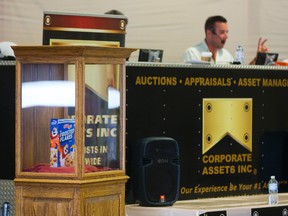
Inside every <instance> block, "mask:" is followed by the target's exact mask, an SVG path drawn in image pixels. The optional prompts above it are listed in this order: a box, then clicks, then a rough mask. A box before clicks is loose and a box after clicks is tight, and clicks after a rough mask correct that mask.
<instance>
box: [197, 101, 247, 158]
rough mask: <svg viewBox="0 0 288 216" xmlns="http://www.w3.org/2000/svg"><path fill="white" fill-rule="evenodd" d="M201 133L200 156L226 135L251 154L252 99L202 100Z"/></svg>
mask: <svg viewBox="0 0 288 216" xmlns="http://www.w3.org/2000/svg"><path fill="white" fill-rule="evenodd" d="M202 131H203V137H202V154H204V153H206V152H207V151H208V150H209V149H211V148H212V147H213V146H214V145H216V144H217V143H218V142H219V141H220V140H221V139H223V138H224V137H225V136H227V135H229V136H231V137H232V138H233V139H234V140H236V141H237V142H238V143H239V144H241V145H242V146H243V147H245V148H246V149H248V150H249V151H250V152H252V98H204V99H203V130H202Z"/></svg>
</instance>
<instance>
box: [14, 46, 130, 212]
mask: <svg viewBox="0 0 288 216" xmlns="http://www.w3.org/2000/svg"><path fill="white" fill-rule="evenodd" d="M13 49H14V52H15V55H16V168H15V169H16V178H15V190H16V211H15V212H16V215H29V216H30V215H41V216H42V215H51V216H52V215H53V216H58V215H59V216H60V215H61V216H64V215H73V216H74V215H75V216H76V215H89V216H90V215H97V216H117V215H119V216H124V215H125V183H126V181H127V179H128V177H127V176H126V172H125V81H124V79H125V61H126V59H127V58H128V57H129V56H130V54H131V52H133V51H135V49H128V48H110V47H93V46H15V47H13ZM54 118H55V119H68V120H71V119H72V120H73V122H75V123H74V130H73V124H68V123H67V124H64V127H63V128H65V129H66V128H67V130H68V131H69V132H67V131H66V132H64V129H63V130H62V129H61V128H58V133H56V134H55V133H51V131H54V129H55V125H54V126H53V125H52V126H50V121H51V119H54ZM68 120H67V121H68ZM68 122H69V121H68ZM71 128H72V129H71ZM56 129H57V127H56ZM56 131H57V130H56ZM58 134H59V136H60V137H59V136H58ZM55 135H57V136H55ZM55 137H58V138H57V139H55ZM73 138H74V141H73ZM59 140H61V142H60V143H57V142H58V141H59ZM68 140H69V142H70V143H68V144H67V142H68ZM71 140H72V141H71ZM56 141H57V142H56ZM65 142H66V143H65ZM71 142H72V143H71ZM55 143H56V144H55ZM55 149H56V150H55ZM54 156H55V157H54ZM55 162H57V163H55ZM57 166H58V167H57Z"/></svg>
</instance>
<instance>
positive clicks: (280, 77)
mask: <svg viewBox="0 0 288 216" xmlns="http://www.w3.org/2000/svg"><path fill="white" fill-rule="evenodd" d="M126 71H127V76H126V88H127V94H126V102H127V103H126V104H127V106H126V107H127V120H126V125H127V127H126V145H127V175H128V176H130V179H129V181H128V185H127V187H126V189H127V194H128V196H127V199H126V203H127V204H133V203H135V202H133V200H132V196H130V194H131V195H132V192H133V187H132V185H137V183H138V182H136V183H134V182H133V181H134V180H135V178H134V176H133V170H137V169H135V166H134V165H135V163H133V157H131V155H132V151H130V150H131V149H132V148H133V146H135V143H136V142H137V140H139V139H141V138H145V137H149V136H166V137H171V138H173V139H175V140H176V141H177V142H178V144H179V149H180V187H179V188H180V193H179V199H178V200H179V201H180V200H194V199H199V198H201V199H204V198H205V199H206V198H211V197H229V196H230V197H231V196H243V195H256V194H264V193H266V192H267V185H266V184H267V182H268V181H269V179H270V176H271V175H275V176H276V178H277V180H278V181H279V184H280V186H279V190H280V191H279V192H281V193H286V192H288V180H287V179H288V173H287V170H288V164H287V163H283V161H285V160H286V158H287V155H288V148H287V146H288V132H287V131H288V124H287V122H288V112H287V110H288V103H287V100H286V98H287V94H288V67H280V66H251V65H191V64H175V65H174V64H164V63H162V64H161V63H158V64H156V63H154V64H152V63H151V64H149V63H147V64H144V63H141V64H140V63H138V64H136V63H134V64H131V63H130V64H127V70H126ZM224 123H225V124H224ZM155 169H156V168H155ZM167 170H168V169H167ZM158 173H160V172H158ZM167 175H168V174H166V176H167ZM150 176H151V175H150ZM163 176H165V175H163ZM153 177H155V178H153ZM149 178H150V177H149ZM159 179H163V178H162V177H160V176H159V175H154V176H151V178H150V180H151V182H155V184H154V185H157V184H156V183H157V182H158V180H159ZM130 185H131V187H130ZM174 185H176V183H174V184H173V183H172V184H171V187H170V188H172V187H173V186H174ZM168 188H169V187H168ZM151 191H152V193H153V194H154V192H155V191H156V190H151ZM148 193H149V192H148ZM152 193H151V194H152ZM159 194H164V192H162V193H160V192H159ZM159 194H157V195H156V196H155V199H154V200H157V198H158V195H159ZM129 199H130V200H131V202H130V200H129Z"/></svg>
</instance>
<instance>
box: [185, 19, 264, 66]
mask: <svg viewBox="0 0 288 216" xmlns="http://www.w3.org/2000/svg"><path fill="white" fill-rule="evenodd" d="M228 33H229V29H228V23H227V20H226V19H225V18H224V17H223V16H211V17H208V19H207V20H206V22H205V39H204V40H203V41H202V42H201V43H199V44H198V45H196V46H193V47H190V48H188V49H187V50H186V51H185V53H184V56H183V61H184V62H185V63H188V62H193V61H201V53H202V52H211V53H212V59H211V62H213V63H231V62H233V61H234V58H233V56H232V55H231V54H230V52H229V51H228V50H226V49H225V48H224V45H225V43H226V40H227V39H228ZM266 41H267V39H265V40H263V41H262V38H261V37H260V38H259V40H258V47H257V53H258V52H268V48H267V47H266V46H265V43H266ZM255 61H256V57H255V58H254V59H253V60H252V61H251V62H250V64H255Z"/></svg>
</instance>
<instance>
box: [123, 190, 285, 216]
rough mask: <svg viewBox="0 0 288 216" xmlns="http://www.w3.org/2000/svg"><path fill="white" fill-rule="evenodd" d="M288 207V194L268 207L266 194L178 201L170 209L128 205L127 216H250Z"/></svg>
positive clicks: (280, 196)
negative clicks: (213, 215)
mask: <svg viewBox="0 0 288 216" xmlns="http://www.w3.org/2000/svg"><path fill="white" fill-rule="evenodd" d="M287 206H288V193H283V194H279V203H278V205H275V206H269V205H268V195H267V194H265V195H251V196H237V197H225V198H215V199H211V198H209V199H197V200H185V201H178V202H176V203H175V204H174V205H173V206H168V207H143V206H139V205H136V204H134V205H126V216H147V215H148V216H199V215H201V214H203V213H209V212H215V211H227V215H228V216H249V215H252V213H251V209H258V208H267V207H269V208H274V207H275V208H278V207H283V208H287ZM278 209H279V208H278ZM208 215H209V214H208ZM219 215H220V214H219ZM261 215H262V214H261ZM275 215H278V214H273V216H275ZM286 215H287V214H286ZM271 216H272V215H271Z"/></svg>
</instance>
